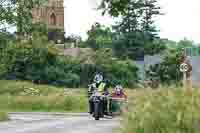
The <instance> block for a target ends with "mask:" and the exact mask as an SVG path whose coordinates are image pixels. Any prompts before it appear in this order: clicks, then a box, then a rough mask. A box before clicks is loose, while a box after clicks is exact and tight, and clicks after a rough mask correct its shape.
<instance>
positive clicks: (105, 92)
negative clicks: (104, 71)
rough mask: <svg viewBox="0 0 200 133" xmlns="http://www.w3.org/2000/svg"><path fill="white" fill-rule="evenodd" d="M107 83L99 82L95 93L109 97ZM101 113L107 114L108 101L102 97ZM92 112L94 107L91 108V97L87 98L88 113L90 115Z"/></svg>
mask: <svg viewBox="0 0 200 133" xmlns="http://www.w3.org/2000/svg"><path fill="white" fill-rule="evenodd" d="M108 88H109V81H108V80H104V81H101V82H99V85H98V87H97V91H98V92H100V93H101V94H102V95H104V96H108V95H109V91H108ZM102 102H103V113H104V114H105V115H107V114H108V109H107V104H108V100H107V98H106V97H104V99H103V101H102ZM93 111H94V106H93V101H92V97H90V98H89V113H90V114H92V113H93Z"/></svg>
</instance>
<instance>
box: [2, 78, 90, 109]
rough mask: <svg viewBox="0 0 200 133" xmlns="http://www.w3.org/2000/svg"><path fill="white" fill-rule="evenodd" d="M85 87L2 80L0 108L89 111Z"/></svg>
mask: <svg viewBox="0 0 200 133" xmlns="http://www.w3.org/2000/svg"><path fill="white" fill-rule="evenodd" d="M87 108H88V102H87V96H86V90H85V89H70V88H68V89H67V90H66V89H65V90H64V88H56V87H53V86H48V85H35V84H32V83H30V82H22V81H6V80H3V81H0V109H1V110H3V111H6V112H41V111H42V112H87Z"/></svg>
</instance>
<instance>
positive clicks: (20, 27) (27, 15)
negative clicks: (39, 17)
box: [0, 0, 46, 36]
mask: <svg viewBox="0 0 200 133" xmlns="http://www.w3.org/2000/svg"><path fill="white" fill-rule="evenodd" d="M45 1H46V0H2V1H1V2H0V25H1V24H9V25H12V26H16V27H17V31H18V33H19V34H21V35H23V36H24V35H28V34H29V33H30V31H31V27H32V9H33V8H34V7H39V6H41V5H42V4H43V3H44V2H45Z"/></svg>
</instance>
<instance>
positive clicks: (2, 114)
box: [0, 112, 8, 121]
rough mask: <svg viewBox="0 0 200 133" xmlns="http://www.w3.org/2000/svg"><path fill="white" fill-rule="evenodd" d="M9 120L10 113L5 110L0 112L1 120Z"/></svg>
mask: <svg viewBox="0 0 200 133" xmlns="http://www.w3.org/2000/svg"><path fill="white" fill-rule="evenodd" d="M5 120H8V115H7V113H5V112H0V121H5Z"/></svg>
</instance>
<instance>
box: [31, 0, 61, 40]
mask: <svg viewBox="0 0 200 133" xmlns="http://www.w3.org/2000/svg"><path fill="white" fill-rule="evenodd" d="M63 4H64V0H48V3H47V4H46V5H45V6H44V7H39V8H34V9H33V11H32V15H33V22H34V23H44V24H46V25H47V27H48V31H49V33H48V38H49V40H54V41H61V42H63V41H64V6H63Z"/></svg>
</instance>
